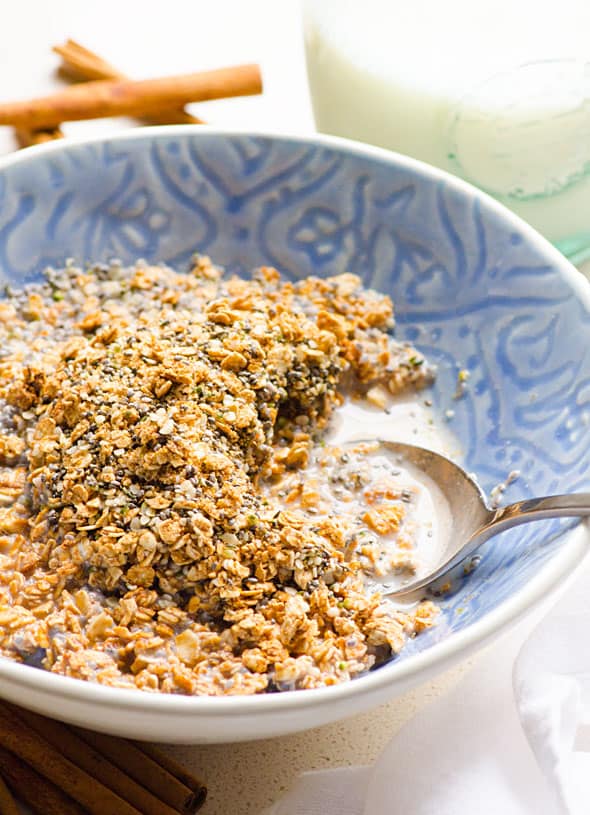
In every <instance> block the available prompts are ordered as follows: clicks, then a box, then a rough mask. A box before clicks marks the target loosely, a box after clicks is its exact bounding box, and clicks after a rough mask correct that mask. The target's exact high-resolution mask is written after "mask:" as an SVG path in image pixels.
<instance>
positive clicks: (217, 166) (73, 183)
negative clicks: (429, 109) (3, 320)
mask: <svg viewBox="0 0 590 815" xmlns="http://www.w3.org/2000/svg"><path fill="white" fill-rule="evenodd" d="M197 249H198V250H199V251H201V252H207V253H208V254H210V255H211V256H212V257H213V258H214V259H215V260H216V261H218V262H219V263H221V264H224V265H225V266H226V267H227V268H228V269H229V270H233V271H244V270H248V269H251V268H252V267H255V266H259V265H261V264H273V265H275V266H277V267H278V268H279V269H280V270H281V271H282V272H283V273H284V274H286V275H289V276H291V277H294V278H295V277H302V276H304V275H308V274H311V273H314V274H319V275H329V274H335V273H339V272H344V271H351V272H356V273H357V274H360V275H361V276H362V277H363V278H364V280H365V281H366V283H367V284H368V285H371V286H374V287H375V288H377V289H379V290H380V291H383V292H387V293H389V294H391V295H392V296H393V298H394V300H395V303H396V307H397V319H398V329H397V330H398V336H399V337H401V338H403V339H408V340H411V341H412V342H414V343H416V344H417V345H418V346H419V347H420V348H421V349H422V350H424V351H425V353H426V354H427V355H428V356H429V357H430V359H432V360H433V361H435V362H436V363H437V364H438V366H439V376H438V380H437V383H436V386H435V388H434V393H433V398H434V400H435V403H436V404H437V406H438V408H439V409H440V410H441V411H444V410H447V409H450V408H452V409H453V410H454V411H455V416H454V419H453V422H452V429H453V431H454V432H455V433H456V434H457V435H458V437H459V439H460V441H461V443H462V446H463V449H464V451H465V459H466V464H467V468H468V469H469V470H470V471H473V472H475V473H477V475H478V476H479V479H480V482H481V484H482V485H483V487H484V488H485V489H490V488H491V487H493V486H494V485H495V484H496V483H498V482H500V481H502V480H503V479H504V478H505V477H506V475H507V473H508V472H509V471H510V470H512V469H518V470H520V471H521V472H522V476H521V478H520V479H519V480H518V481H517V482H516V483H515V484H514V485H513V486H512V487H511V488H510V492H509V494H508V495H509V498H510V499H512V500H517V499H518V498H520V497H525V496H532V495H535V494H537V495H540V494H543V493H550V492H554V491H559V492H566V491H570V490H571V491H573V490H587V489H590V475H589V473H588V464H589V456H590V452H589V451H590V425H589V419H590V358H589V352H588V349H589V348H590V316H589V304H590V296H589V295H590V289H589V287H588V284H587V283H586V282H585V281H584V280H583V279H582V277H581V275H579V273H578V272H576V271H575V270H574V269H573V267H571V266H570V265H569V264H568V262H567V261H566V260H564V258H563V257H562V256H561V255H560V254H558V253H557V251H555V250H554V249H553V248H552V247H551V246H550V245H549V244H548V243H547V242H546V241H545V240H543V239H542V238H541V237H540V236H539V235H538V234H537V233H535V232H534V231H533V230H532V229H531V228H530V227H528V226H527V225H526V224H525V223H524V222H522V221H520V220H519V219H518V218H516V216H514V215H512V214H511V213H510V212H509V211H508V210H506V209H504V208H503V207H502V206H500V205H499V204H497V203H496V202H494V201H493V200H492V199H491V198H488V197H487V196H485V195H484V194H482V193H480V192H478V191H477V190H476V189H475V188H473V187H471V186H469V185H467V184H465V183H463V182H461V181H459V180H457V179H454V178H452V177H450V176H448V175H445V174H444V173H442V172H440V171H438V170H434V169H432V168H430V167H428V166H426V165H423V164H420V163H419V162H416V161H412V160H410V159H407V158H404V157H402V156H398V155H395V154H393V153H388V152H385V151H383V150H379V149H376V148H371V147H367V146H361V145H359V144H355V143H352V142H346V141H343V140H339V139H335V138H326V137H319V136H318V137H311V138H286V137H277V136H269V135H259V134H249V133H234V132H219V131H215V130H211V129H208V128H203V127H196V128H193V127H186V126H183V127H163V128H151V129H146V128H144V129H140V130H135V131H132V132H129V133H127V134H124V135H119V136H116V137H114V138H111V139H105V138H98V139H92V140H87V141H82V142H65V143H59V144H52V145H48V146H44V147H42V148H33V149H31V150H27V151H24V152H21V153H19V154H17V155H15V156H10V157H8V158H5V159H3V160H2V161H1V162H0V272H1V275H2V280H3V282H5V283H10V284H14V285H16V286H20V285H22V283H23V282H24V281H30V280H34V279H36V278H38V276H39V274H40V272H41V270H42V269H43V268H44V267H45V266H46V265H47V264H61V263H63V262H64V260H65V259H66V258H67V257H74V258H76V259H77V260H79V261H85V260H108V259H109V258H111V257H113V256H117V257H119V258H121V259H122V260H124V261H129V262H131V261H133V260H135V259H136V258H137V257H144V258H147V259H148V260H152V261H161V260H163V261H168V262H169V263H171V264H173V265H176V266H181V267H182V266H183V265H184V264H186V263H187V261H188V259H189V258H190V256H191V254H192V253H193V252H194V251H195V250H197ZM460 368H467V369H468V370H469V371H470V373H471V377H470V387H469V390H468V392H467V395H466V396H465V398H463V399H461V400H459V401H456V402H453V401H452V399H451V397H450V394H452V393H453V391H454V389H455V382H456V377H457V372H458V370H459V369H460ZM571 525H572V524H571V523H570V526H571ZM564 531H565V527H564V526H563V525H562V526H560V525H559V524H556V523H543V524H532V525H529V526H528V527H523V528H521V529H519V530H513V531H512V532H511V533H508V534H505V535H504V536H501V537H499V538H496V539H494V540H492V541H491V542H490V543H489V544H488V545H487V546H486V548H485V550H484V552H483V560H482V563H481V565H480V566H479V568H478V569H477V570H476V571H475V572H474V573H473V574H472V575H471V576H469V577H468V578H466V579H465V580H464V581H463V583H462V585H460V586H459V588H458V590H457V591H456V592H455V593H454V594H453V595H452V596H450V597H449V598H447V599H446V600H444V601H443V603H442V606H443V615H442V619H441V622H440V624H439V625H438V626H437V627H436V628H434V629H433V630H432V631H430V632H429V633H427V634H423V635H421V636H420V637H418V638H417V639H415V640H413V641H412V642H411V643H410V644H409V645H408V647H407V648H406V649H405V650H404V651H403V653H402V654H401V656H400V657H399V658H397V659H396V660H394V661H392V662H391V663H389V664H387V665H385V666H383V667H382V668H380V669H379V670H377V671H374V672H372V673H370V674H369V675H367V676H364V677H361V678H360V679H358V680H355V681H353V682H350V683H347V684H345V685H341V686H337V687H332V688H325V689H320V690H315V691H305V692H290V693H284V694H274V695H267V696H258V697H252V698H244V699H240V698H222V699H212V698H188V697H175V696H174V697H173V696H155V695H152V694H146V693H142V692H140V691H129V690H117V689H112V688H105V687H101V686H95V685H92V684H87V683H83V682H79V681H77V680H73V679H68V678H64V677H60V676H55V675H52V674H48V673H44V672H42V671H38V670H35V669H34V668H31V667H27V666H22V665H16V664H14V663H12V662H9V661H4V660H2V661H0V694H1V695H2V696H4V697H6V698H9V699H11V700H13V701H16V702H18V703H20V704H23V705H27V706H29V707H31V708H33V709H35V710H37V711H40V712H43V713H47V714H49V715H54V716H57V717H59V718H62V719H64V720H67V721H71V722H75V723H77V724H81V725H85V726H88V727H94V728H96V729H99V730H103V731H108V732H111V733H118V734H121V735H126V736H134V737H139V738H152V739H160V740H162V741H166V740H168V741H176V742H183V741H184V742H207V741H211V742H213V741H229V740H238V739H250V738H256V737H263V736H269V735H279V734H284V733H288V732H292V731H295V730H299V729H304V728H306V727H312V726H316V725H319V724H322V723H325V722H328V721H332V720H335V719H337V718H342V717H344V716H347V715H351V714H353V713H357V712H360V711H362V710H365V709H368V708H369V707H371V706H374V705H376V704H378V703H380V702H382V701H385V700H386V699H388V698H390V697H392V696H394V695H396V694H397V693H401V692H402V691H404V690H406V689H407V688H408V687H410V686H411V685H413V684H416V683H417V682H419V681H423V680H424V679H425V678H426V677H428V676H430V675H432V674H433V673H435V672H437V671H440V670H442V668H444V667H446V666H448V665H450V664H452V663H453V662H454V661H457V660H458V659H459V658H460V657H462V656H464V655H465V654H466V653H468V652H469V651H470V650H473V649H474V648H476V647H479V646H480V645H481V644H482V643H483V642H485V641H486V640H488V639H489V638H490V637H492V636H493V635H494V634H496V633H497V632H498V631H500V630H501V629H503V628H505V627H507V626H508V625H510V623H511V622H512V621H513V620H515V619H517V618H518V617H519V616H521V615H522V614H523V613H524V611H525V609H527V608H528V607H529V606H531V605H532V604H533V603H535V602H537V601H538V600H539V599H540V598H542V597H543V596H545V595H546V593H547V592H548V591H550V589H551V587H552V586H553V585H554V584H555V583H557V582H558V581H559V580H560V578H562V577H563V576H564V575H566V574H567V573H569V572H570V571H571V570H572V569H573V568H574V566H575V564H576V563H577V562H578V561H579V560H580V559H581V557H582V554H583V553H584V551H585V540H584V538H583V536H582V535H581V534H580V532H579V530H578V531H577V532H576V531H574V533H571V532H570V533H568V534H567V535H566V534H564Z"/></svg>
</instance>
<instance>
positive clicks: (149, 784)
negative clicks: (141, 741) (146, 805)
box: [72, 727, 205, 813]
mask: <svg viewBox="0 0 590 815" xmlns="http://www.w3.org/2000/svg"><path fill="white" fill-rule="evenodd" d="M72 730H73V731H74V732H75V733H76V734H77V735H78V736H80V738H82V739H83V740H84V741H85V742H86V743H87V744H89V745H90V746H91V747H93V748H94V749H95V750H98V752H100V753H102V754H103V756H106V757H107V758H108V759H109V761H111V762H112V763H113V764H116V765H117V767H120V768H121V769H122V770H124V772H126V773H127V775H129V776H130V777H131V778H133V779H135V781H137V782H138V783H139V784H143V786H144V787H146V789H148V790H150V792H153V793H154V795H158V796H160V797H161V798H163V799H164V795H165V800H166V803H168V804H169V805H170V806H172V807H174V808H175V809H177V810H178V811H180V812H184V813H193V812H196V811H197V809H198V808H199V807H200V806H201V804H202V803H203V801H204V800H205V794H204V793H205V790H204V787H203V786H202V785H201V784H199V782H197V781H196V780H195V779H193V784H192V785H191V786H190V787H189V785H187V784H185V783H183V781H181V780H179V779H178V778H177V777H176V776H175V775H174V774H172V773H171V772H169V771H168V770H167V769H166V768H165V767H163V766H162V765H161V764H159V763H158V762H156V761H154V760H153V759H152V758H150V757H149V756H148V755H147V754H146V753H145V752H144V751H143V750H141V749H140V748H139V747H137V746H136V745H135V744H134V743H133V742H131V741H127V740H126V739H115V738H112V737H111V736H106V735H105V734H104V733H95V732H93V731H90V730H84V729H82V728H79V727H76V728H72ZM195 786H196V787H197V789H196V790H195Z"/></svg>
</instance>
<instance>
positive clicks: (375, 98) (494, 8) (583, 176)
mask: <svg viewBox="0 0 590 815" xmlns="http://www.w3.org/2000/svg"><path fill="white" fill-rule="evenodd" d="M305 38H306V53H307V64H308V74H309V83H310V90H311V95H312V101H313V107H314V113H315V117H316V122H317V126H318V129H319V130H321V131H324V132H328V133H334V134H337V135H343V136H348V137H350V138H354V139H359V140H361V141H366V142H370V143H373V144H377V145H380V146H383V147H388V148H390V149H393V150H397V151H399V152H401V153H406V154H407V155H410V156H414V157H416V158H419V159H422V160H423V161H427V162H429V163H431V164H434V165H436V166H438V167H441V168H443V169H445V170H448V171H450V172H452V173H455V174H457V175H460V176H462V177H464V178H466V179H467V180H469V181H471V182H472V183H474V184H476V185H478V186H479V187H481V188H482V189H484V190H486V191H487V192H490V193H491V194H492V195H494V196H496V197H497V198H499V199H500V200H501V201H503V202H504V203H505V204H507V205H508V206H510V207H511V208H512V209H513V210H514V211H515V212H517V213H518V214H519V215H521V216H522V217H523V218H525V219H526V220H527V221H529V222H530V223H531V224H532V225H533V226H534V227H536V228H537V229H539V230H540V231H541V232H542V233H544V234H545V235H546V236H547V237H548V238H549V239H550V240H553V241H562V242H563V241H565V242H567V244H568V248H569V249H573V248H576V247H577V248H583V247H584V246H585V244H586V234H585V233H589V236H588V241H587V242H588V245H590V177H589V170H590V62H589V61H587V60H590V46H589V43H590V2H588V0H560V2H559V3H555V2H553V1H551V2H548V0H444V1H443V0H405V2H402V1H401V0H362V2H361V1H360V0H308V2H306V4H305Z"/></svg>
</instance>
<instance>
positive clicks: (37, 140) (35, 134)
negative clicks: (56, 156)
mask: <svg viewBox="0 0 590 815" xmlns="http://www.w3.org/2000/svg"><path fill="white" fill-rule="evenodd" d="M63 137H64V134H63V133H62V131H61V130H60V129H59V127H52V128H50V129H49V130H28V129H25V128H20V129H18V130H17V131H16V138H17V141H18V143H19V146H20V147H31V145H33V144H45V142H48V141H56V140H57V139H63Z"/></svg>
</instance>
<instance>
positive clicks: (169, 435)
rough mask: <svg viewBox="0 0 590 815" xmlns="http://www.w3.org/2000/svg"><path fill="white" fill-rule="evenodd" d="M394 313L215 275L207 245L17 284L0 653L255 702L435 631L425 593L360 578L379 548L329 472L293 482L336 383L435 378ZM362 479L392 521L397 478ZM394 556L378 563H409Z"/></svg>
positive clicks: (405, 384)
mask: <svg viewBox="0 0 590 815" xmlns="http://www.w3.org/2000/svg"><path fill="white" fill-rule="evenodd" d="M392 327H393V313H392V305H391V302H390V300H389V299H388V298H387V297H385V296H382V295H379V294H377V293H375V292H372V291H370V290H366V289H363V288H362V287H361V285H360V281H359V279H358V278H357V277H355V276H354V275H350V274H344V275H340V276H338V277H333V278H328V279H325V280H320V279H318V278H308V279H306V280H302V281H300V282H297V283H289V282H283V281H281V279H280V277H279V275H278V273H277V272H276V270H274V269H271V268H268V267H264V268H262V269H259V270H258V271H257V272H256V273H255V274H254V275H253V276H252V278H251V279H249V280H243V279H240V278H235V277H232V278H224V277H223V275H222V273H221V271H220V270H219V269H217V268H216V267H215V266H214V265H213V264H212V263H211V262H210V261H209V259H208V258H205V257H196V258H195V260H194V264H193V266H192V268H191V270H190V272H189V273H188V274H186V275H182V274H178V273H176V272H174V271H173V270H171V269H170V268H167V267H165V266H149V265H147V264H145V263H143V262H138V263H137V264H135V265H134V266H133V267H131V268H124V267H122V266H121V265H120V264H118V263H116V262H114V263H112V264H111V265H109V266H102V265H98V266H94V267H91V268H89V269H87V270H82V269H79V268H77V267H76V266H74V265H73V264H70V265H68V266H67V267H66V268H65V269H64V270H61V271H55V270H49V271H48V272H47V275H46V281H45V282H44V283H42V284H39V285H31V286H27V287H26V288H25V289H24V290H23V291H22V292H9V301H7V302H4V303H3V304H2V308H1V309H0V337H1V339H2V344H1V348H2V351H1V353H0V416H1V419H2V421H1V424H0V552H1V555H0V557H2V570H1V579H0V653H1V654H2V655H3V656H5V657H9V658H11V659H15V660H18V661H21V662H24V663H26V664H31V665H35V666H36V667H43V668H45V669H46V670H50V671H54V672H56V673H60V674H63V675H67V676H73V677H77V678H80V679H85V680H89V681H94V682H99V683H102V684H105V685H111V686H114V687H135V688H140V689H143V690H146V691H152V692H153V691H161V692H164V693H189V694H210V695H223V694H249V693H259V692H263V691H270V690H287V689H298V688H302V689H303V688H312V687H319V686H322V685H330V684H334V683H336V682H341V681H344V680H347V679H350V678H351V677H354V676H357V675H359V674H361V673H363V672H364V671H366V670H368V669H369V668H370V667H372V666H373V665H374V664H375V663H376V662H378V661H380V660H383V659H384V658H386V657H387V656H389V655H391V654H392V653H397V652H398V651H399V650H400V648H401V647H402V646H403V643H404V641H405V639H406V637H407V636H411V635H413V634H414V633H416V632H418V631H419V630H422V629H423V628H425V627H428V626H429V625H431V624H433V622H434V618H435V610H434V607H431V606H430V605H428V604H422V605H421V606H420V607H419V608H418V609H417V610H416V611H414V612H404V613H402V612H400V611H396V610H395V609H394V608H393V607H392V606H391V604H390V603H387V602H386V601H383V600H382V599H381V598H380V596H379V595H378V594H370V593H369V592H367V591H366V590H365V585H364V583H363V576H362V575H363V570H364V572H369V571H370V570H371V569H373V570H374V571H375V573H376V574H378V573H379V569H381V570H383V569H384V568H385V567H384V566H383V563H382V562H381V561H382V558H381V554H380V549H379V545H378V541H377V542H376V539H375V538H372V539H371V540H368V539H365V540H363V541H361V542H360V544H359V545H357V544H358V543H359V541H358V540H357V541H356V543H355V544H354V545H352V544H351V543H350V541H347V535H348V532H350V530H349V529H348V527H347V526H346V523H345V522H343V521H342V522H340V521H339V520H338V518H337V517H335V516H333V515H330V513H329V512H327V513H326V512H323V510H322V506H323V504H322V500H323V498H322V491H321V484H319V483H316V482H314V481H313V479H304V480H303V481H300V483H299V484H296V483H294V479H298V478H299V476H300V474H301V473H302V472H303V471H304V470H305V468H306V467H307V466H308V465H309V464H310V461H311V458H310V457H311V455H312V451H313V450H315V449H316V448H315V447H314V445H317V444H318V443H320V441H321V435H322V432H323V431H324V429H325V428H326V426H327V423H328V421H329V419H330V416H331V414H332V412H333V410H334V409H335V408H337V407H338V405H339V404H340V402H341V400H342V395H341V394H342V390H343V388H344V387H345V386H346V387H348V388H354V389H356V390H358V391H359V392H361V393H363V394H366V393H367V392H368V393H369V394H370V398H371V400H372V401H373V402H374V403H379V404H382V403H383V401H384V400H385V398H386V394H387V393H388V392H389V393H397V392H399V391H400V390H403V389H406V388H417V387H420V386H422V385H424V384H425V383H426V382H428V380H429V378H430V377H431V371H430V369H429V368H428V365H427V364H426V362H425V361H424V359H423V357H421V355H420V354H419V353H418V352H417V351H416V349H414V348H412V347H411V346H409V345H404V344H400V343H397V342H395V341H394V340H393V339H392V338H391V334H390V329H391V328H392ZM358 455H360V456H363V455H365V453H364V452H363V451H360V452H359V453H358ZM314 460H315V459H314ZM285 490H286V492H288V493H289V497H288V498H287V500H283V495H282V493H284V492H285ZM388 490H389V491H388ZM367 495H368V497H367V507H368V508H367V516H366V518H365V520H366V527H367V531H368V532H370V534H373V533H375V534H376V535H377V536H378V535H387V534H390V533H392V532H397V531H398V530H399V529H402V526H403V519H404V513H405V510H404V507H403V505H402V503H400V501H401V499H399V496H398V495H397V494H396V493H395V490H393V491H392V488H391V487H387V485H386V486H385V487H377V488H373V490H372V493H371V494H370V495H369V494H367ZM398 499H399V500H398ZM392 501H393V502H394V503H392ZM395 502H397V503H395ZM355 528H356V527H355ZM400 534H401V533H400ZM361 537H362V536H361ZM402 537H403V536H402ZM402 550H403V547H402V549H401V550H400V551H401V554H400V553H398V555H397V556H396V557H397V560H395V562H393V561H392V563H391V564H390V566H391V567H392V568H395V569H404V568H408V569H411V568H413V566H412V561H411V552H408V554H407V555H406V554H405V553H404V552H403V551H402Z"/></svg>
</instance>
